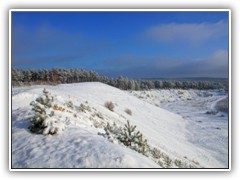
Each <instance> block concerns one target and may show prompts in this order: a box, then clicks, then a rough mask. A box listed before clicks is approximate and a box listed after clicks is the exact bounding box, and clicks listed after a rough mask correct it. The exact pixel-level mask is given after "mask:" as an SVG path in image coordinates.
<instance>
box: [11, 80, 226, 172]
mask: <svg viewBox="0 0 240 180" xmlns="http://www.w3.org/2000/svg"><path fill="white" fill-rule="evenodd" d="M43 88H46V89H47V90H48V91H49V92H50V93H51V95H52V96H53V97H54V104H55V105H56V107H58V108H55V109H52V110H53V111H54V113H55V116H54V118H55V120H57V121H61V123H62V125H61V127H62V126H63V131H62V132H61V131H59V134H55V135H41V134H34V133H32V132H30V131H29V129H28V127H29V125H30V121H29V117H31V116H33V111H32V110H31V108H32V107H31V106H30V103H31V102H32V101H34V100H35V99H36V98H37V97H39V95H41V94H42V92H43ZM209 94H210V95H209ZM225 97H226V95H225V93H224V92H222V91H211V92H210V91H209V92H208V91H194V90H189V91H185V90H160V91H159V90H152V91H131V92H130V91H122V90H119V89H117V88H114V87H111V86H108V85H105V84H102V83H96V82H94V83H93V82H92V83H78V84H68V85H57V86H32V87H22V88H13V91H12V122H11V125H12V126H11V131H12V138H11V142H12V149H11V150H12V156H11V157H12V168H162V167H169V168H177V167H185V168H186V167H193V168H227V166H228V164H227V163H228V147H227V145H228V117H227V114H226V113H220V112H218V113H217V111H216V109H215V104H216V103H217V102H218V101H220V100H222V99H223V98H225ZM107 101H112V102H113V104H114V106H115V107H114V110H113V111H110V110H109V109H107V108H106V107H105V103H106V102H107ZM67 102H72V104H73V105H72V106H71V107H69V106H67V105H66V104H67ZM60 107H61V108H62V109H60ZM80 107H83V108H82V110H81V111H79V110H78V109H79V108H80ZM126 109H129V110H131V112H132V115H130V114H128V113H126ZM127 121H129V122H130V124H132V125H136V129H137V130H138V131H140V132H141V133H142V134H143V136H144V138H146V139H147V140H148V144H149V146H150V148H151V149H154V148H155V149H158V150H159V152H161V158H156V157H153V156H152V155H151V153H148V154H147V155H146V156H145V155H143V154H141V153H138V152H136V151H134V150H133V149H130V148H129V147H127V146H124V145H123V144H121V143H119V142H116V141H114V143H113V142H111V141H109V140H108V139H107V138H106V136H104V134H105V133H106V132H105V130H104V127H106V125H107V123H109V124H113V123H115V124H116V125H117V126H121V127H123V126H124V125H125V124H126V123H127ZM166 157H167V158H166ZM166 159H168V162H167V161H166ZM177 162H178V163H177ZM179 162H181V163H182V164H184V166H180V165H179ZM166 164H168V166H167V165H166Z"/></svg>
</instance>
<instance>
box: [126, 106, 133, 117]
mask: <svg viewBox="0 0 240 180" xmlns="http://www.w3.org/2000/svg"><path fill="white" fill-rule="evenodd" d="M125 113H127V114H129V115H130V116H131V115H132V111H131V109H128V108H127V109H125Z"/></svg>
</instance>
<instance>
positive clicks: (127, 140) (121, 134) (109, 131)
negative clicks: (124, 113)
mask: <svg viewBox="0 0 240 180" xmlns="http://www.w3.org/2000/svg"><path fill="white" fill-rule="evenodd" d="M104 130H105V132H106V134H105V137H107V138H108V139H109V140H110V141H111V142H119V143H121V144H123V145H125V146H127V147H129V148H131V149H133V150H135V151H137V152H139V153H141V154H144V155H147V153H148V151H149V145H148V142H147V140H146V139H144V138H143V135H142V133H140V132H139V131H136V126H132V125H130V123H129V121H127V124H125V126H124V127H123V128H122V127H117V125H116V124H115V123H114V124H113V125H110V124H109V123H108V124H107V126H105V128H104Z"/></svg>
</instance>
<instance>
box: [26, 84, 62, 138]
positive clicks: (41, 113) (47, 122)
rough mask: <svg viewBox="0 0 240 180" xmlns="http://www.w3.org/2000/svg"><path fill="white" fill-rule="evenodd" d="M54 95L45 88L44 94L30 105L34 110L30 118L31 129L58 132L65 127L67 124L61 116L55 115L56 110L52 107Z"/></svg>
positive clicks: (35, 131)
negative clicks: (61, 119)
mask: <svg viewBox="0 0 240 180" xmlns="http://www.w3.org/2000/svg"><path fill="white" fill-rule="evenodd" d="M53 100H54V99H53V96H51V94H50V93H49V92H48V91H47V90H46V89H45V88H44V89H43V94H42V95H41V96H40V97H38V98H37V99H36V100H35V101H32V102H31V103H30V105H31V106H32V110H33V111H34V114H33V116H32V117H31V118H30V120H31V123H32V124H31V125H30V127H29V129H30V131H32V132H34V133H38V134H44V135H47V134H57V133H58V132H59V131H62V130H63V129H64V128H65V125H64V123H63V122H62V121H60V118H59V117H54V111H53V109H52V108H51V107H52V103H53Z"/></svg>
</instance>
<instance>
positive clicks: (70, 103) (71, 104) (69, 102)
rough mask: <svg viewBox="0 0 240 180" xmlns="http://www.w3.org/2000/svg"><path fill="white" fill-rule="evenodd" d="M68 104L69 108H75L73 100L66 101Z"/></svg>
mask: <svg viewBox="0 0 240 180" xmlns="http://www.w3.org/2000/svg"><path fill="white" fill-rule="evenodd" d="M66 106H67V107H68V108H71V109H73V102H72V101H70V100H69V101H67V102H66Z"/></svg>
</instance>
